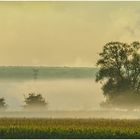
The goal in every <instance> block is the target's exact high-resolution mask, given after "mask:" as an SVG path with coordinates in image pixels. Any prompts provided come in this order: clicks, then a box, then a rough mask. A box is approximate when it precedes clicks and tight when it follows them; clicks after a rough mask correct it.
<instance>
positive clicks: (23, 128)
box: [0, 118, 140, 139]
mask: <svg viewBox="0 0 140 140" xmlns="http://www.w3.org/2000/svg"><path fill="white" fill-rule="evenodd" d="M0 138H40V139H41V138H61V139H63V138H67V139H68V138H80V139H82V138H140V120H119V119H115V120H113V119H33V118H32V119H27V118H20V119H19V118H9V119H8V118H1V119H0Z"/></svg>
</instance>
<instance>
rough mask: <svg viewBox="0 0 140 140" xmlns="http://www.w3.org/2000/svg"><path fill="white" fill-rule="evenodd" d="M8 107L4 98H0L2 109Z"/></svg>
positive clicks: (0, 109)
mask: <svg viewBox="0 0 140 140" xmlns="http://www.w3.org/2000/svg"><path fill="white" fill-rule="evenodd" d="M6 108H7V105H6V103H5V99H4V98H0V111H3V110H5V109H6Z"/></svg>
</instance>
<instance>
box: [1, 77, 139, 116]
mask: <svg viewBox="0 0 140 140" xmlns="http://www.w3.org/2000/svg"><path fill="white" fill-rule="evenodd" d="M31 92H35V93H40V94H42V96H43V97H44V98H45V100H46V101H47V103H48V104H47V107H46V109H43V110H41V108H38V109H37V110H25V109H24V105H25V102H24V101H25V100H24V97H25V96H26V95H27V94H28V93H31ZM0 93H1V97H4V98H5V101H6V103H7V105H8V108H7V110H6V111H5V112H2V113H0V117H39V118H120V119H121V118H124V119H137V118H139V115H140V111H139V109H138V108H136V109H129V108H123V109H119V108H111V109H107V108H102V107H101V106H100V104H101V103H102V102H103V101H105V98H104V96H103V94H102V90H101V85H100V84H97V83H96V82H95V81H94V79H49V80H28V81H14V80H13V81H11V80H5V81H2V80H1V81H0Z"/></svg>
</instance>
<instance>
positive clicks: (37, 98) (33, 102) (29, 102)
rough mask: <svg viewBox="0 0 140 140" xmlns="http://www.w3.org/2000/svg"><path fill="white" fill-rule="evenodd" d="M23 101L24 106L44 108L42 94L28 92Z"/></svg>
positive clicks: (27, 107) (35, 108)
mask: <svg viewBox="0 0 140 140" xmlns="http://www.w3.org/2000/svg"><path fill="white" fill-rule="evenodd" d="M25 103H26V105H25V108H26V109H31V110H38V109H39V110H40V109H45V108H46V105H47V102H46V101H45V99H44V98H43V97H42V95H41V94H35V93H29V94H28V96H27V97H25Z"/></svg>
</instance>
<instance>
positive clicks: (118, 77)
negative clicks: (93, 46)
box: [96, 42, 140, 104]
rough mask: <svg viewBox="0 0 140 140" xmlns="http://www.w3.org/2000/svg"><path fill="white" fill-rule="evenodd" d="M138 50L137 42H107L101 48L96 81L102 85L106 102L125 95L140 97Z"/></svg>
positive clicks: (139, 59) (139, 55)
mask: <svg viewBox="0 0 140 140" xmlns="http://www.w3.org/2000/svg"><path fill="white" fill-rule="evenodd" d="M139 49H140V43H139V42H133V43H131V44H127V43H122V42H109V43H107V44H106V45H105V46H104V47H103V51H102V52H101V53H100V54H99V56H100V59H99V60H98V61H97V65H98V66H99V71H98V73H97V75H96V81H97V82H99V81H100V82H101V83H102V84H103V85H102V89H103V94H104V95H105V96H106V98H107V100H108V101H111V100H115V99H116V97H117V96H120V95H126V94H127V95H128V94H129V95H130V94H131V95H133V97H134V96H139V97H140V54H139ZM127 97H128V96H125V98H127ZM139 104H140V103H139Z"/></svg>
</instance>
